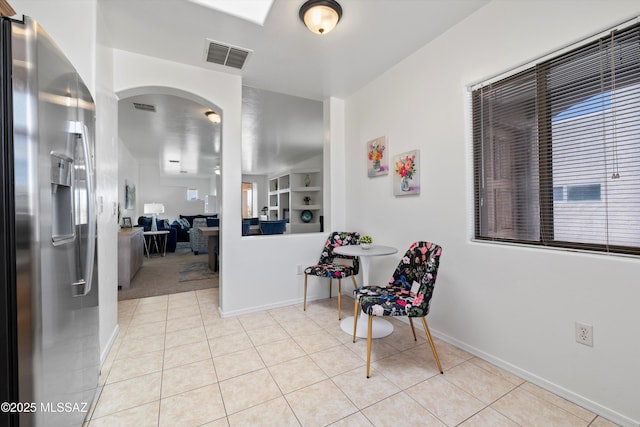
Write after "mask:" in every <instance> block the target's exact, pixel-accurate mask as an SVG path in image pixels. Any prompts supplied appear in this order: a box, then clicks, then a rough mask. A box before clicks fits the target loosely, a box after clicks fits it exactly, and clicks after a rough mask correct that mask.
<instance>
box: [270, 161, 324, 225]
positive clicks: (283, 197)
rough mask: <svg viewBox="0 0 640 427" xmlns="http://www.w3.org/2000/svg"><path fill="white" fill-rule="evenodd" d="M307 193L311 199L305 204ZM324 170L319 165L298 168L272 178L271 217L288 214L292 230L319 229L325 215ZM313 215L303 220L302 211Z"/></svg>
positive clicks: (280, 216) (277, 217)
mask: <svg viewBox="0 0 640 427" xmlns="http://www.w3.org/2000/svg"><path fill="white" fill-rule="evenodd" d="M305 197H308V198H309V199H310V201H309V204H305V201H304V200H305ZM322 205H323V203H322V172H321V170H320V169H319V168H318V169H296V170H291V171H289V172H287V173H283V174H280V175H275V176H272V177H271V178H269V219H284V218H289V223H290V227H289V229H290V231H291V233H310V232H315V231H320V217H321V216H322ZM305 210H308V211H311V212H312V213H313V219H312V220H311V221H309V222H303V220H302V219H301V218H300V216H301V214H302V212H303V211H305Z"/></svg>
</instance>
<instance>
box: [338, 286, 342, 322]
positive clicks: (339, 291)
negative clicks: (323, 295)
mask: <svg viewBox="0 0 640 427" xmlns="http://www.w3.org/2000/svg"><path fill="white" fill-rule="evenodd" d="M341 295H342V279H338V320H340V319H342V300H341V299H340V297H341Z"/></svg>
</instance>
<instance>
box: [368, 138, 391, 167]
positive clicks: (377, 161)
mask: <svg viewBox="0 0 640 427" xmlns="http://www.w3.org/2000/svg"><path fill="white" fill-rule="evenodd" d="M388 153H389V144H388V142H387V137H386V136H381V137H378V138H376V139H374V140H371V141H369V142H367V175H368V176H369V177H373V176H379V175H388V174H389V154H388Z"/></svg>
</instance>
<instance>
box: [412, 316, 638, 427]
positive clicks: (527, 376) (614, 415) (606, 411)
mask: <svg viewBox="0 0 640 427" xmlns="http://www.w3.org/2000/svg"><path fill="white" fill-rule="evenodd" d="M407 323H408V322H407ZM414 324H415V326H416V327H420V328H422V325H420V323H418V322H414ZM429 329H430V331H431V334H432V335H433V336H434V337H437V338H439V339H441V340H442V341H445V342H447V343H449V344H452V345H455V346H456V347H458V348H461V349H463V350H464V351H466V352H468V353H470V354H473V355H474V356H476V357H478V358H480V359H483V360H485V361H487V362H489V363H491V364H493V365H495V366H497V367H499V368H501V369H504V370H505V371H507V372H510V373H512V374H514V375H517V376H519V377H520V378H522V379H524V380H526V381H529V382H530V383H532V384H535V385H537V386H539V387H542V388H543V389H545V390H547V391H550V392H551V393H554V394H556V395H558V396H561V397H563V398H565V399H567V400H568V401H570V402H573V403H575V404H576V405H579V406H582V407H583V408H585V409H587V410H589V411H591V412H593V413H595V414H597V415H599V416H601V417H603V418H606V419H607V420H609V421H611V422H614V423H616V424H618V425H620V426H624V427H639V426H640V422H638V421H636V420H633V419H631V418H629V417H627V416H625V415H622V414H620V413H618V412H616V411H614V410H612V409H610V408H607V407H605V406H602V405H601V404H599V403H597V402H594V401H593V400H590V399H587V398H586V397H584V396H582V395H579V394H577V393H574V392H572V391H571V390H567V389H566V388H564V387H562V386H560V385H558V384H555V383H553V382H551V381H548V380H546V379H544V378H542V377H539V376H538V375H536V374H533V373H531V372H529V371H527V370H524V369H522V368H520V367H518V366H515V365H513V364H511V363H509V362H507V361H505V360H503V359H500V358H498V357H495V356H494V355H492V354H489V353H486V352H484V351H482V350H480V349H478V348H475V347H473V346H470V345H469V344H467V343H464V342H462V341H459V340H457V339H455V338H453V337H450V336H448V335H445V334H443V333H441V332H439V331H437V330H434V329H432V328H429Z"/></svg>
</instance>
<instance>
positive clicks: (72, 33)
mask: <svg viewBox="0 0 640 427" xmlns="http://www.w3.org/2000/svg"><path fill="white" fill-rule="evenodd" d="M9 3H10V4H11V6H12V7H13V9H14V10H15V11H16V15H15V17H16V18H17V19H22V15H27V16H29V17H31V18H33V19H35V20H36V21H37V22H38V23H39V24H40V25H41V26H42V27H43V28H44V29H45V31H46V32H47V33H48V34H49V35H50V36H51V38H52V39H53V40H54V42H55V43H56V44H57V45H58V46H59V47H60V49H62V51H63V52H64V53H65V54H66V55H67V57H68V58H69V60H70V61H71V63H72V64H73V66H74V67H75V68H76V70H77V71H78V74H80V76H81V77H82V80H83V81H84V83H85V85H87V87H88V88H89V90H90V91H91V94H92V95H94V100H95V94H96V80H95V78H96V77H95V76H96V49H97V45H96V37H97V26H96V25H97V20H96V11H97V0H83V1H77V0H55V1H53V0H49V1H43V0H11V1H10V2H9Z"/></svg>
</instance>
